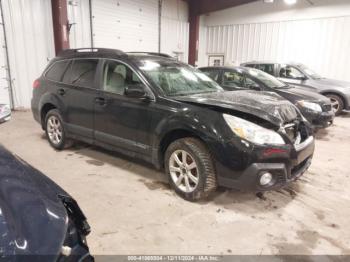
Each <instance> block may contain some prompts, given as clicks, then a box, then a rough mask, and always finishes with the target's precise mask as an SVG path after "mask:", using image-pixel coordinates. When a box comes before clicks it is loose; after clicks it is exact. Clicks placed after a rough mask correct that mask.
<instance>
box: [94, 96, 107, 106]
mask: <svg viewBox="0 0 350 262" xmlns="http://www.w3.org/2000/svg"><path fill="white" fill-rule="evenodd" d="M95 103H96V104H98V105H100V106H105V105H106V99H105V98H103V97H96V98H95Z"/></svg>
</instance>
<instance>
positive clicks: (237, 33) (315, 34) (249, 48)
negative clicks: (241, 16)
mask: <svg viewBox="0 0 350 262" xmlns="http://www.w3.org/2000/svg"><path fill="white" fill-rule="evenodd" d="M349 28H350V16H345V17H333V18H320V19H310V20H297V21H279V22H278V21H277V22H268V23H251V24H240V25H225V26H209V27H207V34H208V39H207V43H206V53H207V54H217V53H220V54H224V55H225V61H226V63H227V64H235V65H238V64H240V63H242V62H246V61H250V60H277V61H298V62H302V63H305V64H307V65H308V66H309V67H311V68H313V69H314V70H316V71H317V72H319V73H320V74H321V75H324V76H327V77H333V78H337V79H344V80H350V75H349V73H348V68H349V66H350V49H349V47H350V34H349V33H348V29H349Z"/></svg>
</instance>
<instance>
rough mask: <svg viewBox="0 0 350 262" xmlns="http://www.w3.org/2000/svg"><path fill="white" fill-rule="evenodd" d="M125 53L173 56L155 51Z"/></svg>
mask: <svg viewBox="0 0 350 262" xmlns="http://www.w3.org/2000/svg"><path fill="white" fill-rule="evenodd" d="M126 54H131V55H138V54H139V55H154V56H161V57H167V58H174V57H173V56H171V55H168V54H165V53H157V52H126Z"/></svg>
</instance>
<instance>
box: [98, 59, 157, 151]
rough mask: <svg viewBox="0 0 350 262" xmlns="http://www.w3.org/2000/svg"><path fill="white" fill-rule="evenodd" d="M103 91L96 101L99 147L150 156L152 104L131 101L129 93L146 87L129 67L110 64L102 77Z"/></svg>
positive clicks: (115, 62) (112, 61)
mask: <svg viewBox="0 0 350 262" xmlns="http://www.w3.org/2000/svg"><path fill="white" fill-rule="evenodd" d="M101 78H102V79H101V82H102V83H101V86H102V87H101V91H100V93H99V95H98V96H96V98H95V131H94V136H95V140H96V142H97V143H98V144H102V145H105V146H112V147H116V148H118V149H119V150H127V151H128V152H129V153H130V152H134V153H139V154H144V155H150V152H151V147H150V137H149V127H150V123H151V119H150V115H149V113H148V112H149V110H148V108H149V106H150V103H152V102H150V101H145V100H143V99H139V98H130V97H127V96H126V95H125V89H126V88H127V87H132V85H140V84H142V82H141V80H140V78H139V76H138V75H137V73H135V72H134V71H133V70H132V69H131V68H130V67H129V66H128V65H127V64H125V63H124V62H121V61H116V60H106V61H105V63H104V66H103V72H102V77H101Z"/></svg>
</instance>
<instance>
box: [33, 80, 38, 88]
mask: <svg viewBox="0 0 350 262" xmlns="http://www.w3.org/2000/svg"><path fill="white" fill-rule="evenodd" d="M39 87H40V81H39V79H36V80H35V81H34V82H33V88H34V89H36V88H39Z"/></svg>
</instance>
